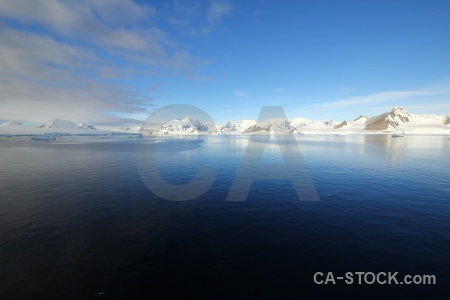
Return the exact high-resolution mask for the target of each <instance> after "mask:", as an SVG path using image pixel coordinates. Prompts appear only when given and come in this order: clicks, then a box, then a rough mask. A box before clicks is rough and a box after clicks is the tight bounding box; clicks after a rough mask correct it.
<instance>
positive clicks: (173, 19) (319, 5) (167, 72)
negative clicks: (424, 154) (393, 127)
mask: <svg viewBox="0 0 450 300" xmlns="http://www.w3.org/2000/svg"><path fill="white" fill-rule="evenodd" d="M449 11H450V2H449V1H436V0H435V1H412V0H410V1H398V0H396V1H361V0H360V1H331V0H330V1H270V0H259V1H227V0H211V1H181V0H177V1H175V0H174V1H170V0H168V1H125V0H102V1H100V0H85V1H57V0H36V1H23V0H5V1H2V2H1V3H0V120H11V119H17V120H27V121H45V120H48V119H51V118H54V117H59V118H64V119H71V120H73V121H77V122H90V123H93V124H106V125H120V124H133V123H136V121H142V120H144V119H145V118H146V117H147V115H148V114H149V113H150V112H152V111H153V110H154V109H157V108H161V107H163V106H165V105H171V104H190V105H194V106H198V107H199V108H201V109H203V110H205V111H206V112H207V113H208V114H210V115H211V117H212V118H213V119H214V121H215V122H216V123H223V122H225V121H226V120H228V119H232V120H236V119H257V117H258V113H259V111H260V110H261V107H262V106H263V105H281V106H283V107H284V109H285V111H286V113H287V115H288V117H290V118H294V117H305V118H310V119H334V120H338V121H339V120H344V119H347V120H349V119H354V118H356V117H358V116H359V115H360V114H364V115H369V116H372V115H376V114H379V113H382V112H385V111H387V110H389V109H390V108H391V107H393V106H397V105H400V106H403V107H404V108H405V109H407V110H408V111H410V112H413V113H433V114H450V101H449V100H450V55H449V53H450V38H449V37H450V18H449V17H448V12H449ZM181 117H183V116H181Z"/></svg>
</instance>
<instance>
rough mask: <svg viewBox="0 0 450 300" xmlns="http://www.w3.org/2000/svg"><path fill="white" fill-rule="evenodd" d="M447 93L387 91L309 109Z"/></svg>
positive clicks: (336, 107)
mask: <svg viewBox="0 0 450 300" xmlns="http://www.w3.org/2000/svg"><path fill="white" fill-rule="evenodd" d="M446 92H448V91H446V90H433V89H428V90H427V89H423V90H411V91H388V92H381V93H375V94H370V95H364V96H356V97H350V98H346V99H343V100H338V101H332V102H326V103H320V104H316V105H312V106H311V107H314V108H319V109H339V108H345V107H349V106H358V105H366V104H373V103H381V102H392V103H394V104H395V102H398V101H400V100H405V99H411V98H417V97H424V96H434V95H442V94H444V93H446Z"/></svg>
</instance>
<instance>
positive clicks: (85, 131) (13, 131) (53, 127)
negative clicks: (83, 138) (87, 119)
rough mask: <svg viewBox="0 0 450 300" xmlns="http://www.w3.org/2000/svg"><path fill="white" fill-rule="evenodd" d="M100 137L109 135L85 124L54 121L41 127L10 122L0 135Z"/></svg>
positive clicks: (0, 126)
mask: <svg viewBox="0 0 450 300" xmlns="http://www.w3.org/2000/svg"><path fill="white" fill-rule="evenodd" d="M47 133H52V134H58V135H66V134H68V135H98V134H107V132H105V131H101V130H98V129H97V128H95V127H94V126H91V125H86V124H83V123H80V124H76V123H74V122H72V121H69V120H62V119H53V120H50V121H48V122H47V123H45V124H41V125H38V126H36V125H34V126H33V125H24V124H23V123H22V122H19V121H10V122H7V123H4V124H1V125H0V135H42V134H47Z"/></svg>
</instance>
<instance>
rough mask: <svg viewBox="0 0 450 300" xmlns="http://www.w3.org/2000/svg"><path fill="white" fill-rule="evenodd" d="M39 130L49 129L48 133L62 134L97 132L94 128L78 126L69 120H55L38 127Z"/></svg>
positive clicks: (83, 125)
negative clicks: (59, 132) (58, 132)
mask: <svg viewBox="0 0 450 300" xmlns="http://www.w3.org/2000/svg"><path fill="white" fill-rule="evenodd" d="M38 128H42V129H47V131H49V130H50V131H56V132H57V131H61V132H64V133H66V132H74V131H75V132H77V131H80V130H81V131H90V130H97V128H95V127H94V126H91V125H85V124H83V123H80V124H76V123H74V122H72V121H69V120H61V119H53V120H50V121H48V122H47V123H46V124H43V125H40V126H38Z"/></svg>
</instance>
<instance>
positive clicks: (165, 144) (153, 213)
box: [0, 135, 450, 299]
mask: <svg viewBox="0 0 450 300" xmlns="http://www.w3.org/2000/svg"><path fill="white" fill-rule="evenodd" d="M297 140H298V143H299V145H300V149H301V151H302V156H303V159H304V166H306V169H307V171H308V173H309V175H310V177H311V179H312V182H313V183H314V186H315V188H316V190H317V193H318V195H319V197H320V201H310V202H308V201H299V199H298V197H297V193H296V191H295V189H294V188H293V183H292V180H290V179H289V174H291V171H295V170H290V167H289V166H288V167H286V168H285V169H286V170H285V171H286V176H287V178H285V179H283V178H275V179H274V178H270V172H271V169H272V168H273V169H274V168H275V167H276V165H277V164H280V163H282V162H283V157H282V156H281V154H280V150H279V149H280V148H279V147H278V145H277V143H276V142H275V141H274V140H271V142H270V143H269V145H268V146H267V148H266V150H265V152H264V156H263V158H262V160H261V163H259V164H257V165H255V167H254V169H253V173H252V174H249V176H251V177H254V178H255V180H254V181H253V185H252V187H251V190H250V192H249V194H248V196H247V200H246V201H240V202H230V201H226V198H227V195H228V191H229V189H230V187H231V185H232V182H233V180H234V178H235V175H236V172H237V171H238V169H239V167H240V165H241V161H242V158H243V155H244V150H245V147H246V146H247V144H248V138H246V137H223V136H221V137H200V138H153V139H147V138H145V139H130V138H111V137H105V138H96V137H85V138H81V137H63V138H60V139H58V140H56V141H31V140H28V138H6V137H4V138H0V238H1V243H0V298H1V299H130V298H137V299H146V298H155V299H158V298H172V299H174V298H173V297H180V296H181V298H189V297H190V296H193V295H196V296H204V297H207V298H241V297H246V298H249V299H251V298H257V299H258V298H261V297H263V296H268V295H271V296H276V297H277V298H278V299H282V298H296V299H300V298H301V299H324V298H333V299H335V298H336V297H347V298H348V297H359V298H362V297H365V298H370V297H373V298H380V297H382V296H383V297H385V296H386V295H387V296H389V297H390V298H395V299H403V298H409V299H412V298H424V297H427V298H429V299H433V298H434V299H438V298H445V295H447V296H448V295H450V294H449V293H450V218H449V217H450V172H449V166H450V151H449V150H450V140H449V139H448V138H447V137H443V136H406V137H403V138H392V137H390V136H376V135H370V136H311V137H310V136H299V137H298V138H297ZM152 151H153V152H152ZM155 151H156V165H157V166H156V167H157V170H158V171H159V174H160V176H161V177H162V178H163V179H165V180H167V181H168V182H169V183H171V184H177V185H180V184H185V183H188V182H189V181H190V180H191V179H192V178H193V177H194V176H195V174H196V172H197V170H198V168H199V167H200V166H204V167H207V168H209V169H211V170H215V172H216V173H217V174H216V177H215V179H214V180H213V185H212V187H211V188H210V189H209V190H208V191H207V192H206V193H205V194H203V195H201V196H200V197H198V198H196V199H194V200H190V201H178V202H175V201H169V200H165V199H162V198H160V197H158V196H156V195H155V194H154V193H152V192H151V191H150V190H149V189H148V188H147V185H149V181H150V185H151V183H152V182H151V180H152V177H151V176H152V175H151V174H147V173H146V170H147V169H148V167H149V166H148V165H145V164H146V163H148V162H146V161H145V159H143V158H142V157H144V158H145V154H146V153H155ZM143 154H144V156H142V155H143ZM358 271H364V272H399V275H398V278H399V279H401V277H402V276H404V275H407V274H410V275H423V274H432V275H435V276H436V278H437V284H436V285H379V284H373V285H366V284H363V285H358V284H353V285H346V284H345V283H344V282H343V281H340V282H339V281H337V284H336V285H333V284H328V285H316V284H314V281H313V276H314V273H315V272H323V273H326V272H333V273H334V274H335V276H344V275H345V272H358Z"/></svg>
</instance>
